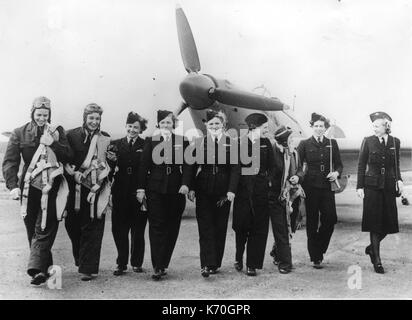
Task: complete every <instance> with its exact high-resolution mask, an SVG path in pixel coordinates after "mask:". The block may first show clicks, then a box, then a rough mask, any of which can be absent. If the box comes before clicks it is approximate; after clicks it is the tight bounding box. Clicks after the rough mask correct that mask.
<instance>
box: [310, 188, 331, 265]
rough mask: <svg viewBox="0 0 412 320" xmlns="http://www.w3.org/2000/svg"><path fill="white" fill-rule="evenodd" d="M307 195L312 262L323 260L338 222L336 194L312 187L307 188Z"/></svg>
mask: <svg viewBox="0 0 412 320" xmlns="http://www.w3.org/2000/svg"><path fill="white" fill-rule="evenodd" d="M305 193H306V199H305V204H306V233H307V236H308V251H309V256H310V260H311V261H318V260H323V255H324V254H325V253H326V251H327V249H328V246H329V242H330V239H331V237H332V233H333V229H334V226H335V224H336V222H337V215H336V204H335V193H334V192H332V191H331V190H328V189H320V188H312V187H306V188H305ZM319 224H320V225H319Z"/></svg>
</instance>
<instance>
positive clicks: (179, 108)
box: [173, 102, 189, 117]
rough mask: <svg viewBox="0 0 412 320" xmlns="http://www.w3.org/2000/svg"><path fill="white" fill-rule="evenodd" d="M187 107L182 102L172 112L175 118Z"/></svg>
mask: <svg viewBox="0 0 412 320" xmlns="http://www.w3.org/2000/svg"><path fill="white" fill-rule="evenodd" d="M188 106H189V105H188V104H187V103H184V102H182V103H181V105H180V106H179V107H178V108H177V109H176V110H175V111H174V112H173V114H174V115H175V116H176V117H177V116H178V115H180V114H181V113H182V112H183V111H184V110H185V109H186V108H187V107H188Z"/></svg>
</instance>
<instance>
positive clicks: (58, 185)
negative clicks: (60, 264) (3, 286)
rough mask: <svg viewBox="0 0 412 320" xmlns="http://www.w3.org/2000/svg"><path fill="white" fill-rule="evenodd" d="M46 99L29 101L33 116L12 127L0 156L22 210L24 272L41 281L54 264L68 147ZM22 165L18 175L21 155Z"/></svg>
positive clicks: (63, 203) (35, 282)
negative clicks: (25, 247) (26, 253)
mask: <svg viewBox="0 0 412 320" xmlns="http://www.w3.org/2000/svg"><path fill="white" fill-rule="evenodd" d="M50 115H51V109H50V100H49V99H48V98H46V97H38V98H36V99H35V100H34V101H33V105H32V109H31V119H32V120H31V122H29V123H27V124H25V125H24V126H22V127H20V128H17V129H15V130H14V131H13V133H12V135H11V137H10V141H9V143H8V145H7V150H6V153H5V156H4V159H3V175H4V178H5V181H6V186H7V188H8V189H9V190H10V194H11V196H12V198H13V199H15V200H19V199H21V213H22V216H23V218H24V224H25V226H26V231H27V237H28V240H29V245H30V258H29V265H28V269H27V273H28V274H29V275H30V276H31V277H32V280H31V284H33V285H40V284H42V283H44V282H45V281H46V279H47V276H48V268H49V267H50V266H51V265H52V264H53V259H52V253H51V248H52V246H53V243H54V239H55V237H56V234H57V229H58V221H59V220H61V217H62V214H63V210H64V208H65V205H66V199H67V192H68V190H67V189H66V187H67V183H66V180H65V179H64V177H63V171H62V167H63V165H62V164H61V163H60V162H62V163H63V164H64V163H66V162H67V161H69V160H70V159H71V156H72V152H71V148H70V146H69V143H68V141H67V139H66V135H65V132H64V129H63V128H62V127H61V126H57V127H55V126H51V125H50ZM21 157H22V158H23V161H24V167H23V171H22V175H21V177H22V178H20V179H19V178H18V171H19V167H20V158H21Z"/></svg>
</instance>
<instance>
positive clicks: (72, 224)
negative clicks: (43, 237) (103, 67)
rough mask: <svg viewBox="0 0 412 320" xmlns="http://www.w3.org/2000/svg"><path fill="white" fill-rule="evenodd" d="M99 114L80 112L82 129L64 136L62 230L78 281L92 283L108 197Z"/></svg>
mask: <svg viewBox="0 0 412 320" xmlns="http://www.w3.org/2000/svg"><path fill="white" fill-rule="evenodd" d="M102 113H103V110H102V108H101V107H100V106H98V105H97V104H95V103H91V104H88V105H87V106H86V107H85V109H84V112H83V125H82V126H81V127H78V128H75V129H72V130H70V131H68V132H67V139H68V140H69V143H70V146H71V147H72V150H73V153H74V157H73V161H72V162H71V163H70V165H67V166H66V168H65V169H66V173H67V175H66V176H67V179H68V181H69V186H70V195H69V200H68V206H67V211H68V216H67V218H66V230H67V233H68V235H69V237H70V240H71V242H72V248H73V256H74V260H75V265H76V266H78V267H79V273H80V274H81V280H82V281H89V280H92V279H93V276H92V275H94V274H97V273H98V272H99V262H100V251H101V246H102V238H103V232H104V222H105V210H106V207H107V204H108V202H109V196H110V184H109V183H108V174H109V171H110V168H109V166H108V164H107V162H106V152H107V148H108V146H109V143H110V138H109V135H108V134H107V133H105V132H104V131H101V130H100V123H101V116H102Z"/></svg>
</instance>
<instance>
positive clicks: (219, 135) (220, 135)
mask: <svg viewBox="0 0 412 320" xmlns="http://www.w3.org/2000/svg"><path fill="white" fill-rule="evenodd" d="M222 136H223V133H222V132H221V133H219V134H218V135H217V136H215V135H210V137H211V138H212V140H213V141H215V139H216V138H217V141H218V142H219V141H220V139H221V138H222Z"/></svg>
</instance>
